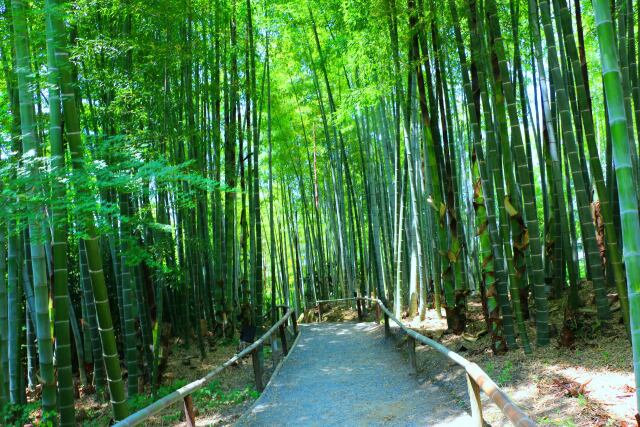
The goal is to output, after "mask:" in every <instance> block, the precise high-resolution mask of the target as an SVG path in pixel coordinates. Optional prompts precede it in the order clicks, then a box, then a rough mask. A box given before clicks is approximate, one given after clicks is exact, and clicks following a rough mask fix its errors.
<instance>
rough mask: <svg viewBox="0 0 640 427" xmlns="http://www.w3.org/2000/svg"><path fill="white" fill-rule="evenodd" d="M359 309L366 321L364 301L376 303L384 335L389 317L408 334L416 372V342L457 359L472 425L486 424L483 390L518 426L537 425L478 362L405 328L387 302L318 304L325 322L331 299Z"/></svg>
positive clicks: (345, 299)
mask: <svg viewBox="0 0 640 427" xmlns="http://www.w3.org/2000/svg"><path fill="white" fill-rule="evenodd" d="M354 300H355V302H356V307H357V310H358V319H359V320H363V318H364V315H363V310H364V301H369V302H372V303H375V304H376V309H377V319H378V322H379V321H380V320H381V319H380V311H382V314H383V315H384V330H385V335H386V336H389V335H390V334H391V328H390V325H389V319H391V320H393V321H394V322H395V323H396V324H397V325H398V326H399V327H400V330H401V332H402V333H403V334H406V335H407V338H408V341H407V345H408V350H409V363H410V365H411V369H412V370H413V371H414V372H417V363H416V341H418V342H420V343H422V344H424V345H427V346H429V347H431V348H433V349H434V350H436V351H437V352H439V353H440V354H442V355H443V356H445V357H447V358H448V359H450V360H452V361H453V362H455V363H456V364H457V365H459V366H461V367H462V368H464V370H465V371H466V376H467V389H468V392H469V400H470V402H471V417H472V419H473V425H474V426H477V427H483V426H484V425H485V422H484V418H483V416H482V400H481V399H480V390H482V391H483V392H484V393H485V394H486V395H487V396H488V397H489V399H491V401H492V402H493V403H495V404H496V405H497V406H498V408H500V410H501V411H502V413H503V414H504V415H505V416H506V417H507V419H508V420H509V421H510V422H511V423H512V424H513V425H514V426H516V427H524V426H528V427H529V426H535V425H536V423H535V422H534V421H533V420H532V419H531V418H529V417H528V416H527V415H526V414H525V413H524V412H523V411H522V410H521V409H520V408H518V407H517V406H516V404H515V403H513V402H512V401H511V399H510V398H509V396H507V394H506V393H505V392H504V391H503V390H502V389H500V387H498V385H497V384H496V383H495V382H494V381H493V380H492V379H491V378H489V375H487V373H486V372H484V371H483V370H482V368H480V366H478V365H477V364H476V363H473V362H470V361H468V360H467V359H465V358H464V357H462V356H460V355H459V354H458V353H456V352H454V351H452V350H450V349H448V348H447V347H445V346H444V345H442V344H440V343H439V342H437V341H434V340H432V339H430V338H427V337H425V336H424V335H421V334H419V333H417V332H416V331H414V330H412V329H409V328H408V327H406V326H405V325H404V324H403V323H402V322H401V321H400V320H399V319H397V318H396V317H395V316H394V315H393V313H391V311H390V310H389V309H388V308H387V307H386V306H385V305H384V303H383V302H382V301H381V300H380V299H378V298H368V297H353V298H341V299H336V300H321V301H317V304H318V320H319V321H322V308H321V303H328V302H341V301H354Z"/></svg>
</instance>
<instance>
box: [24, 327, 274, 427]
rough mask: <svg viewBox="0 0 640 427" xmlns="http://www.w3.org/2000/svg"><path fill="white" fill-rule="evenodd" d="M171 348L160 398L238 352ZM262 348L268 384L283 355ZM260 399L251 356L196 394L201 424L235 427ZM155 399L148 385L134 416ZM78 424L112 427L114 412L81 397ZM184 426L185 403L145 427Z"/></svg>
mask: <svg viewBox="0 0 640 427" xmlns="http://www.w3.org/2000/svg"><path fill="white" fill-rule="evenodd" d="M169 348H170V350H169V351H170V353H169V356H168V359H167V364H166V368H165V369H164V370H163V375H162V384H161V385H160V387H159V389H158V398H160V397H163V396H166V395H167V394H169V393H171V392H173V391H175V390H177V389H178V388H180V387H183V386H185V385H186V384H188V383H189V382H192V381H195V380H197V379H199V378H201V377H203V376H205V375H206V374H207V373H208V372H210V371H212V370H213V369H215V368H216V367H218V366H220V365H221V364H223V363H224V362H226V361H227V360H228V359H230V358H231V357H232V356H233V355H234V354H235V353H237V351H238V341H237V339H235V340H231V341H228V342H224V341H218V342H216V343H215V345H214V346H213V347H208V348H207V350H206V357H205V358H204V359H201V358H200V352H199V350H198V346H197V345H194V344H192V345H191V346H190V348H189V349H186V348H185V347H184V346H183V345H182V343H181V342H180V340H178V339H172V341H171V343H170V346H169ZM264 348H265V357H264V371H265V376H264V381H265V382H266V381H268V380H269V378H270V376H271V374H272V372H273V370H274V367H275V366H276V365H277V363H278V361H279V360H280V359H281V358H282V355H281V354H276V355H275V357H274V356H273V355H272V353H271V348H270V347H269V346H265V347H264ZM258 397H259V393H258V392H257V391H256V389H255V380H254V377H253V367H252V364H251V358H250V357H247V358H245V359H243V360H241V361H239V362H238V364H237V365H234V366H231V367H229V368H227V369H225V370H224V371H222V372H221V373H220V374H219V375H218V377H217V378H216V379H215V380H214V381H213V382H212V383H210V384H209V385H207V386H206V387H205V388H203V389H201V390H200V391H198V392H196V393H194V394H193V402H194V410H195V415H196V422H197V425H207V426H223V425H231V424H233V423H234V422H235V421H236V420H237V419H238V418H239V417H240V416H241V415H242V413H243V412H244V411H245V410H246V409H247V408H248V407H249V406H250V405H251V404H252V403H253V402H254V401H255V400H256V399H257V398H258ZM153 401H154V399H153V397H152V396H151V394H150V390H149V386H148V385H146V386H145V391H144V392H143V393H140V394H139V395H137V396H135V397H134V398H133V399H130V400H129V405H130V408H131V412H135V411H138V410H140V409H142V408H144V407H145V406H148V405H149V404H151V403H153ZM29 406H31V407H32V408H33V410H32V412H31V416H30V417H29V418H30V420H31V421H33V422H35V424H37V423H38V417H39V412H40V411H39V408H38V407H39V402H34V403H33V404H30V405H29ZM76 420H77V425H81V426H85V427H106V426H109V425H110V424H111V423H112V418H111V408H110V406H109V404H108V403H107V401H106V400H103V401H99V400H98V396H97V395H96V394H95V393H92V394H82V395H81V397H80V398H79V399H77V400H76ZM21 424H22V423H21ZM25 425H29V424H28V423H26V424H25ZM184 425H185V423H184V414H183V411H182V404H181V403H180V404H176V405H174V406H172V407H170V408H168V409H166V410H164V411H162V412H161V413H160V414H158V415H156V416H153V417H152V418H150V419H149V420H147V422H145V426H146V427H154V426H184Z"/></svg>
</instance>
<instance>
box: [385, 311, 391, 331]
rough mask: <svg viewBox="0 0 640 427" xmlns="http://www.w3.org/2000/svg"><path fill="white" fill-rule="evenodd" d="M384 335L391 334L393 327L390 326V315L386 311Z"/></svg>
mask: <svg viewBox="0 0 640 427" xmlns="http://www.w3.org/2000/svg"><path fill="white" fill-rule="evenodd" d="M384 335H385V336H387V337H388V336H390V335H391V329H390V327H389V315H388V314H387V313H386V312H385V313H384Z"/></svg>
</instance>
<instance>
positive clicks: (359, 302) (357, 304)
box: [353, 292, 363, 322]
mask: <svg viewBox="0 0 640 427" xmlns="http://www.w3.org/2000/svg"><path fill="white" fill-rule="evenodd" d="M353 296H354V297H355V298H356V308H357V309H358V321H359V322H362V319H363V316H362V300H361V299H360V298H358V294H356V293H355V292H354V293H353Z"/></svg>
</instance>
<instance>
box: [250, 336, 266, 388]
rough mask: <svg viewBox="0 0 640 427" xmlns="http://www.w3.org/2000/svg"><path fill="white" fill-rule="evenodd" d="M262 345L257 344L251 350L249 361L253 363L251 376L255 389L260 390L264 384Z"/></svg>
mask: <svg viewBox="0 0 640 427" xmlns="http://www.w3.org/2000/svg"><path fill="white" fill-rule="evenodd" d="M261 355H262V346H261V345H259V346H258V347H256V348H255V350H253V351H252V352H251V363H252V364H253V376H254V378H255V381H256V390H258V391H260V392H262V390H264V384H263V382H262V357H260V356H261Z"/></svg>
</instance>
